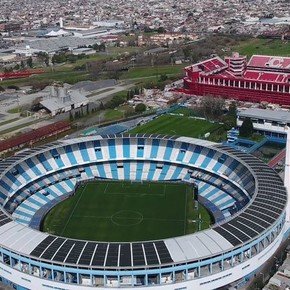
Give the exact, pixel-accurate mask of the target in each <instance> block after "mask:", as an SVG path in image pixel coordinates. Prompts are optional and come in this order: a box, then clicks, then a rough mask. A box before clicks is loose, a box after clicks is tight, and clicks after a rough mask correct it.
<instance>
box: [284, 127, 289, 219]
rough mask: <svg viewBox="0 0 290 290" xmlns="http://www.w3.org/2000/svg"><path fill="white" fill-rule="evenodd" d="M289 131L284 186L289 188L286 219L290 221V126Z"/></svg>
mask: <svg viewBox="0 0 290 290" xmlns="http://www.w3.org/2000/svg"><path fill="white" fill-rule="evenodd" d="M285 131H286V133H287V141H286V158H285V171H284V186H285V187H286V190H287V198H288V203H287V208H286V221H287V222H290V128H289V127H287V126H286V127H285Z"/></svg>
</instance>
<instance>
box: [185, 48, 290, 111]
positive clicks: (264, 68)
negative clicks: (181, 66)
mask: <svg viewBox="0 0 290 290" xmlns="http://www.w3.org/2000/svg"><path fill="white" fill-rule="evenodd" d="M185 73H186V75H185V77H184V88H183V89H182V91H184V92H185V93H188V94H195V95H199V96H206V95H211V96H216V97H225V98H230V99H236V100H240V101H245V102H256V103H259V102H268V103H274V104H279V105H286V106H289V105H290V98H289V97H290V83H289V80H290V57H280V56H266V55H253V56H252V57H251V58H250V60H249V61H248V62H247V58H246V56H241V55H239V54H238V53H233V55H232V56H228V57H225V58H224V59H221V58H220V57H219V56H215V57H213V58H210V59H207V60H204V61H202V62H199V63H196V64H193V65H191V66H188V67H186V68H185Z"/></svg>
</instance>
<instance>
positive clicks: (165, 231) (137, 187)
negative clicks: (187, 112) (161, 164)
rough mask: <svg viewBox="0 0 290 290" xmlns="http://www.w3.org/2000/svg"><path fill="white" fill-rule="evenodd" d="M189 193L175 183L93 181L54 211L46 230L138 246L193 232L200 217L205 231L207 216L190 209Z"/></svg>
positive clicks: (51, 213) (205, 213)
mask: <svg viewBox="0 0 290 290" xmlns="http://www.w3.org/2000/svg"><path fill="white" fill-rule="evenodd" d="M192 198H193V193H192V188H191V187H190V186H189V185H185V184H177V183H154V182H142V183H140V182H134V183H131V182H130V181H119V182H116V181H94V182H89V183H87V184H85V185H82V186H81V187H80V188H79V189H78V190H77V192H76V194H75V195H74V196H73V197H71V198H69V199H67V200H66V201H64V202H62V203H60V204H58V205H57V206H56V207H54V208H53V209H52V210H51V211H50V212H49V214H48V215H47V217H46V218H45V220H44V223H43V229H44V231H48V232H50V233H54V234H58V235H62V236H65V237H71V238H80V239H89V240H98V241H120V242H122V241H138V240H150V239H161V238H168V237H173V236H180V235H184V234H187V233H192V232H194V231H196V230H197V224H196V223H195V222H193V221H194V220H196V219H198V217H199V215H201V218H202V220H203V222H202V223H201V228H202V229H203V228H207V227H208V226H209V224H210V223H211V217H210V215H209V213H208V212H207V210H206V209H205V208H204V207H202V206H201V205H200V206H199V209H198V210H196V209H194V203H193V200H192Z"/></svg>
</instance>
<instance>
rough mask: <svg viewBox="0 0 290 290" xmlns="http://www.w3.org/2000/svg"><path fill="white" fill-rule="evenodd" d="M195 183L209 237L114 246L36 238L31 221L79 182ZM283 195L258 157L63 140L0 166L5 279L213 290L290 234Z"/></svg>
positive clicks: (26, 284) (164, 145)
mask: <svg viewBox="0 0 290 290" xmlns="http://www.w3.org/2000/svg"><path fill="white" fill-rule="evenodd" d="M95 178H103V179H104V178H107V179H120V180H123V179H128V180H137V181H138V180H154V181H164V180H166V181H170V180H174V181H175V182H176V181H180V182H189V183H195V184H196V185H198V188H199V195H200V196H201V197H202V198H203V199H202V200H204V201H206V202H207V203H208V204H211V205H212V207H211V208H213V209H215V210H216V211H217V212H218V215H217V216H218V217H219V220H218V222H216V223H215V224H214V225H212V227H211V228H209V229H207V230H204V231H201V232H197V233H195V234H190V235H186V236H180V237H173V238H169V239H164V240H156V241H142V242H131V243H130V242H128V243H111V242H109V241H108V242H94V241H84V240H75V239H70V238H64V237H58V236H54V235H51V234H48V233H43V232H39V231H38V230H35V229H34V228H33V227H32V225H33V224H34V219H35V216H37V215H39V211H40V210H41V209H42V208H43V207H45V206H48V205H50V204H53V202H55V201H56V200H58V198H61V197H62V196H63V195H66V194H69V193H70V192H72V191H73V189H74V187H75V186H76V184H77V183H78V182H80V181H86V180H92V179H95ZM287 200H288V198H287V191H286V189H285V187H284V185H283V182H282V180H281V179H280V177H279V176H278V174H277V173H276V172H275V171H273V170H272V169H271V168H269V167H268V166H267V165H266V164H264V163H263V162H262V161H260V160H258V159H257V158H255V157H254V156H251V155H248V154H245V153H242V152H238V151H235V150H234V149H231V148H227V147H224V146H222V145H218V144H215V143H211V142H207V141H203V140H197V139H192V138H186V137H176V136H164V135H147V134H137V135H135V134H123V135H104V136H95V137H85V138H79V139H71V140H63V141H59V142H55V143H51V144H49V145H45V146H42V147H39V148H36V149H31V150H28V151H26V152H22V153H20V154H19V155H16V156H14V157H11V158H8V159H6V160H4V161H2V162H1V163H0V204H1V207H0V277H1V279H2V281H3V282H4V283H13V284H14V286H15V287H16V289H21V290H22V289H37V290H38V289H78V290H79V289H90V288H92V287H97V288H98V289H108V288H123V289H132V288H136V289H151V288H152V289H162V290H177V289H178V290H181V289H182V290H185V289H188V290H189V289H215V288H218V287H222V286H225V285H227V284H229V283H231V282H233V281H237V280H240V279H244V278H245V277H247V276H248V275H251V274H252V273H254V272H255V271H257V270H258V269H259V267H261V266H262V265H263V264H264V263H265V261H267V259H269V258H270V257H271V256H272V255H273V254H274V252H275V251H276V250H277V248H278V247H279V246H280V244H281V242H282V241H283V239H284V238H285V234H286V232H287V231H288V228H289V215H288V214H286V206H287Z"/></svg>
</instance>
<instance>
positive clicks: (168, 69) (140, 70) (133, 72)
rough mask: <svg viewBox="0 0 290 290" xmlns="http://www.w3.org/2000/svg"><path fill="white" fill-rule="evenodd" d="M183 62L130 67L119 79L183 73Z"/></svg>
mask: <svg viewBox="0 0 290 290" xmlns="http://www.w3.org/2000/svg"><path fill="white" fill-rule="evenodd" d="M184 67H185V65H184V64H182V65H160V66H154V67H152V66H146V67H134V68H130V69H129V70H128V72H125V73H123V74H122V76H121V79H135V78H147V77H152V76H155V77H159V76H160V75H162V74H166V75H177V74H183V68H184Z"/></svg>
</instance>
